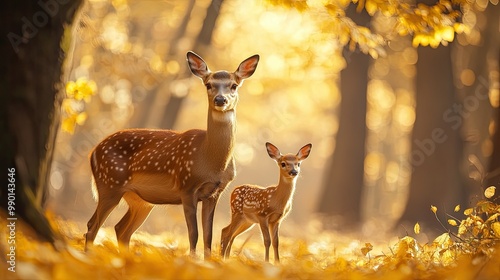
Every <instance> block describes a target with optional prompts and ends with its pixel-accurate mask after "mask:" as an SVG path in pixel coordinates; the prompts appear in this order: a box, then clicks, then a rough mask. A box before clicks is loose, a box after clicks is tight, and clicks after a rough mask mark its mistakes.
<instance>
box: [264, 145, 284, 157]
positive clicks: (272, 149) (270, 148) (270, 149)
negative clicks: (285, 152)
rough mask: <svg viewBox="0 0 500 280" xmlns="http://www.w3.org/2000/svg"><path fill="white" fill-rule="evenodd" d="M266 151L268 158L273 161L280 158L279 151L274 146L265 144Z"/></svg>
mask: <svg viewBox="0 0 500 280" xmlns="http://www.w3.org/2000/svg"><path fill="white" fill-rule="evenodd" d="M266 149H267V153H268V154H269V156H270V157H271V158H272V159H274V160H275V161H278V160H279V159H280V157H281V153H280V150H279V149H278V148H277V147H276V146H274V145H273V144H271V143H269V142H266Z"/></svg>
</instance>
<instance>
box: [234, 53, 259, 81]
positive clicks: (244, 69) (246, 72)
mask: <svg viewBox="0 0 500 280" xmlns="http://www.w3.org/2000/svg"><path fill="white" fill-rule="evenodd" d="M258 63H259V55H258V54H256V55H253V56H251V57H249V58H247V59H245V60H243V62H242V63H240V66H238V69H236V71H235V72H234V74H235V75H236V76H237V77H238V78H240V79H241V80H243V79H246V78H249V77H250V76H252V74H253V73H254V72H255V69H257V64H258Z"/></svg>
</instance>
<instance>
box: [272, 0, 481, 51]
mask: <svg viewBox="0 0 500 280" xmlns="http://www.w3.org/2000/svg"><path fill="white" fill-rule="evenodd" d="M267 1H268V2H269V3H271V4H273V5H281V6H285V7H288V8H295V9H297V10H299V11H302V12H305V11H311V13H312V14H314V15H317V14H321V12H322V11H321V9H317V8H316V7H317V5H311V6H309V5H308V4H307V1H299V0H267ZM311 2H312V1H311ZM322 3H323V8H324V9H325V10H326V11H327V13H328V14H330V15H331V16H332V17H335V18H334V20H332V21H335V24H337V25H343V24H346V25H348V26H349V29H350V32H349V33H342V32H341V30H342V28H336V31H337V32H334V33H336V35H337V36H338V38H341V39H342V40H341V43H342V44H343V45H346V44H347V42H351V45H350V46H352V44H358V46H359V48H360V49H361V50H362V51H363V52H364V53H369V54H370V55H372V56H374V55H373V54H374V53H375V52H377V55H376V56H374V57H378V56H379V55H381V53H380V52H379V50H378V49H377V48H372V51H370V48H369V47H368V46H367V45H366V43H367V42H368V41H371V40H373V39H375V38H376V36H377V35H376V34H373V33H371V32H370V34H368V36H366V35H365V37H363V38H360V37H357V33H358V32H357V31H359V30H360V29H361V28H363V27H360V26H357V25H356V24H354V22H352V21H351V20H350V19H349V18H347V17H346V16H345V12H344V10H345V9H346V8H347V6H348V5H349V4H350V3H353V4H357V11H358V12H360V11H361V10H362V9H365V10H366V12H367V13H368V14H369V15H371V16H373V15H375V14H376V13H380V14H381V15H383V16H385V17H388V18H389V17H392V18H395V19H396V26H395V28H394V30H395V31H396V33H397V34H399V35H400V36H406V35H408V34H409V35H412V36H413V46H414V47H418V46H431V47H433V48H437V47H438V46H439V45H440V44H442V45H447V44H448V42H452V41H453V40H454V38H455V32H457V33H462V32H464V31H465V30H466V29H467V27H466V26H465V25H464V24H462V23H461V22H460V20H462V18H461V16H462V11H466V10H468V9H470V6H471V5H472V4H473V2H470V1H467V0H453V1H450V0H440V1H438V2H437V3H436V4H434V5H431V6H428V5H425V4H422V3H419V4H417V5H414V4H409V3H408V2H404V1H383V0H364V1H357V0H351V1H349V0H329V1H323V2H322ZM312 6H314V7H315V8H316V9H313V8H312ZM346 36H349V39H348V40H346V39H345V37H346ZM365 39H367V40H365ZM374 41H376V42H378V43H380V45H379V46H382V45H384V44H385V43H384V40H380V39H378V38H377V39H375V40H374ZM372 42H373V41H372Z"/></svg>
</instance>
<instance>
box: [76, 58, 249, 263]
mask: <svg viewBox="0 0 500 280" xmlns="http://www.w3.org/2000/svg"><path fill="white" fill-rule="evenodd" d="M258 61H259V56H258V55H254V56H251V57H249V58H247V59H246V60H244V61H243V62H241V64H240V65H239V67H238V69H237V70H236V71H235V72H231V73H230V72H227V71H217V72H211V71H210V70H209V69H208V67H207V64H206V63H205V61H204V60H203V59H202V58H201V57H200V56H198V55H197V54H195V53H194V52H188V53H187V62H188V66H189V68H190V70H191V72H192V73H193V74H194V75H196V76H198V77H199V78H201V80H202V81H203V83H204V84H205V86H206V88H207V95H208V121H207V130H199V129H193V130H188V131H185V132H176V131H172V130H160V129H126V130H121V131H118V132H116V133H114V134H112V135H111V136H109V137H107V138H106V139H104V140H103V141H102V142H100V143H99V144H98V145H97V146H96V147H95V149H94V150H93V151H92V153H91V155H90V165H91V169H92V174H93V176H92V181H93V182H92V183H93V186H94V191H95V192H94V193H96V194H97V195H96V197H97V198H98V204H97V208H96V210H95V213H94V215H93V216H92V218H90V220H89V222H88V224H87V226H88V232H87V234H86V235H85V241H86V242H85V249H87V247H88V246H89V245H90V244H92V243H93V241H94V239H95V237H96V234H97V231H98V230H99V228H100V227H101V225H102V224H103V222H104V221H105V220H106V218H107V217H108V216H109V214H110V212H111V211H112V210H113V209H114V208H115V207H116V205H118V203H119V202H120V200H121V199H122V198H123V199H124V200H125V201H126V202H127V204H128V206H129V208H128V211H127V212H126V214H125V215H124V216H123V218H122V219H121V220H120V222H118V224H117V225H116V226H115V231H116V236H117V239H118V242H119V244H121V245H124V246H125V247H127V248H128V246H129V242H130V237H131V236H132V234H133V233H134V232H135V231H136V230H137V228H139V227H140V226H141V225H142V223H143V222H144V220H145V219H146V218H147V217H148V215H149V213H150V212H151V210H152V209H153V207H154V205H155V204H182V206H183V209H184V215H185V218H186V224H187V228H188V234H189V243H190V253H191V254H192V255H194V254H195V253H196V243H197V241H198V225H197V218H196V211H197V207H198V202H199V201H202V214H201V216H202V226H203V241H204V256H205V258H209V257H210V256H211V247H212V229H213V217H214V212H215V207H216V205H217V202H218V199H219V196H220V194H221V192H222V191H223V190H224V189H225V188H226V186H227V185H228V184H229V183H230V182H231V181H232V180H233V178H234V177H235V166H234V158H233V148H234V135H235V126H236V104H237V102H238V91H237V90H238V88H239V87H240V86H241V84H242V83H243V80H244V79H246V78H248V77H250V76H252V74H253V73H254V71H255V69H256V67H257V64H258Z"/></svg>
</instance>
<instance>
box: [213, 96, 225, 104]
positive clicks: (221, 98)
mask: <svg viewBox="0 0 500 280" xmlns="http://www.w3.org/2000/svg"><path fill="white" fill-rule="evenodd" d="M214 103H215V106H224V105H226V104H227V99H226V98H225V97H224V96H222V95H217V96H216V97H215V98H214Z"/></svg>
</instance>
